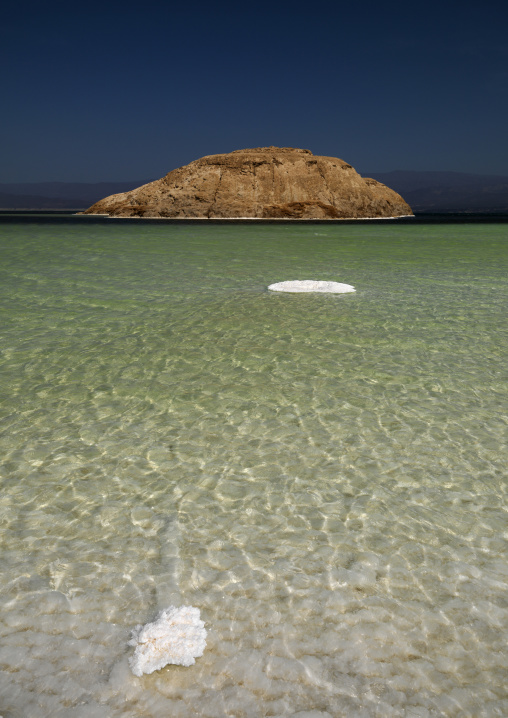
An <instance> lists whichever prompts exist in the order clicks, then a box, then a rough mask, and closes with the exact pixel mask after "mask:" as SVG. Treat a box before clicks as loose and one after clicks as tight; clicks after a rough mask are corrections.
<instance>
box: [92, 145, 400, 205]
mask: <svg viewBox="0 0 508 718" xmlns="http://www.w3.org/2000/svg"><path fill="white" fill-rule="evenodd" d="M82 214H101V215H108V216H111V217H147V218H167V219H219V218H221V219H233V218H236V219H373V218H382V217H403V216H408V215H412V214H413V212H412V210H411V207H410V206H409V205H408V204H407V203H406V202H405V201H404V200H403V199H402V197H401V196H400V195H398V194H397V193H396V192H394V191H393V190H391V189H390V188H389V187H386V185H384V184H382V183H381V182H377V181H376V180H374V179H369V178H364V177H361V176H360V175H359V174H358V172H356V170H354V169H353V167H351V165H349V164H347V163H346V162H344V161H343V160H339V159H337V158H336V157H322V156H318V155H313V154H312V152H311V151H310V150H301V149H294V148H291V147H257V148H255V149H246V150H235V151H234V152H230V153H228V154H220V155H209V156H207V157H202V158H201V159H199V160H195V161H194V162H191V163H190V164H188V165H185V166H184V167H179V168H178V169H175V170H173V171H172V172H169V173H168V174H167V175H166V176H165V177H162V178H161V179H159V180H156V181H155V182H150V183H149V184H145V185H143V186H141V187H138V188H137V189H134V190H132V191H130V192H122V193H121V194H114V195H111V196H110V197H106V198H104V199H102V200H100V201H99V202H96V203H95V204H94V205H92V206H91V207H89V209H87V210H85V211H84V212H83V213H82Z"/></svg>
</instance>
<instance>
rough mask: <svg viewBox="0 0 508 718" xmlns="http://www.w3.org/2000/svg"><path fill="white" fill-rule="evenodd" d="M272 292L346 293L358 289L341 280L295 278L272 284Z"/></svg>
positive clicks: (270, 287) (270, 286)
mask: <svg viewBox="0 0 508 718" xmlns="http://www.w3.org/2000/svg"><path fill="white" fill-rule="evenodd" d="M268 289H271V290H272V292H327V293H329V294H346V292H354V291H356V290H355V288H354V287H352V286H351V285H350V284H340V282H324V281H319V280H314V279H301V280H299V279H295V280H293V281H288V282H277V283H276V284H270V285H269V287H268Z"/></svg>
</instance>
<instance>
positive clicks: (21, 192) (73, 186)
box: [0, 180, 150, 209]
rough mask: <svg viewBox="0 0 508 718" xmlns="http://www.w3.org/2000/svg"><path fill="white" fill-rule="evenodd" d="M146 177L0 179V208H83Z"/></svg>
mask: <svg viewBox="0 0 508 718" xmlns="http://www.w3.org/2000/svg"><path fill="white" fill-rule="evenodd" d="M149 181H150V180H145V181H141V182H138V181H134V182H95V183H87V182H26V183H25V182H20V183H13V184H9V183H0V209H86V208H87V207H89V206H90V205H91V204H94V202H98V201H99V200H100V199H102V198H103V197H107V196H108V195H110V194H117V193H119V192H128V191H129V190H131V189H135V188H136V187H139V186H140V185H142V184H146V182H149Z"/></svg>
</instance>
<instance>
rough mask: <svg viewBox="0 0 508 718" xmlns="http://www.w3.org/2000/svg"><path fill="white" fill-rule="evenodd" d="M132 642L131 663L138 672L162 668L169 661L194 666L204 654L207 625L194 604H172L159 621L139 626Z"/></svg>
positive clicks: (157, 619)
mask: <svg viewBox="0 0 508 718" xmlns="http://www.w3.org/2000/svg"><path fill="white" fill-rule="evenodd" d="M129 645H130V646H135V648H136V649H135V651H134V655H133V656H132V658H130V659H129V665H130V667H131V669H132V672H133V673H134V675H135V676H142V675H143V673H153V672H154V671H158V670H160V669H161V668H164V666H167V665H168V663H173V664H175V665H178V666H192V665H193V664H194V663H195V662H196V661H195V659H196V658H199V657H200V656H202V655H203V652H204V650H205V646H206V628H205V624H204V623H203V621H201V620H200V617H199V609H198V608H194V607H193V606H181V607H180V608H175V606H169V608H166V609H165V610H164V611H161V612H160V613H159V615H158V616H157V618H156V619H155V621H153V622H152V623H147V624H146V625H145V626H136V628H135V629H134V630H133V631H132V639H131V640H130V641H129Z"/></svg>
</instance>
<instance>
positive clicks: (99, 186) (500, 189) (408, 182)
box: [0, 170, 508, 213]
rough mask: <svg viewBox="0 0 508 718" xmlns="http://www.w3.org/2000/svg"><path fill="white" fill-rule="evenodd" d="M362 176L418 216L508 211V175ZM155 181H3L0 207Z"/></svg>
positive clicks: (90, 196) (65, 205)
mask: <svg viewBox="0 0 508 718" xmlns="http://www.w3.org/2000/svg"><path fill="white" fill-rule="evenodd" d="M361 174H362V176H363V177H373V178H374V179H376V180H378V181H379V182H383V184H385V185H387V186H388V187H390V188H391V189H393V190H395V191H396V192H398V193H399V194H400V195H402V197H403V198H404V199H405V200H406V202H408V203H409V204H410V205H411V207H412V208H413V211H414V212H417V213H418V212H437V213H448V212H459V213H465V212H486V213H496V212H508V176H506V177H505V176H499V175H477V174H466V173H463V172H407V171H400V170H396V171H394V172H362V173H361ZM150 181H151V180H144V181H134V182H96V183H85V182H35V183H34V182H31V183H17V184H8V183H0V209H59V210H66V209H67V210H82V209H86V208H87V207H90V205H92V204H94V203H95V202H98V201H99V200H100V199H102V198H103V197H107V196H108V195H111V194H117V193H119V192H128V191H129V190H131V189H135V188H136V187H139V186H140V185H143V184H146V183H147V182H150Z"/></svg>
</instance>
